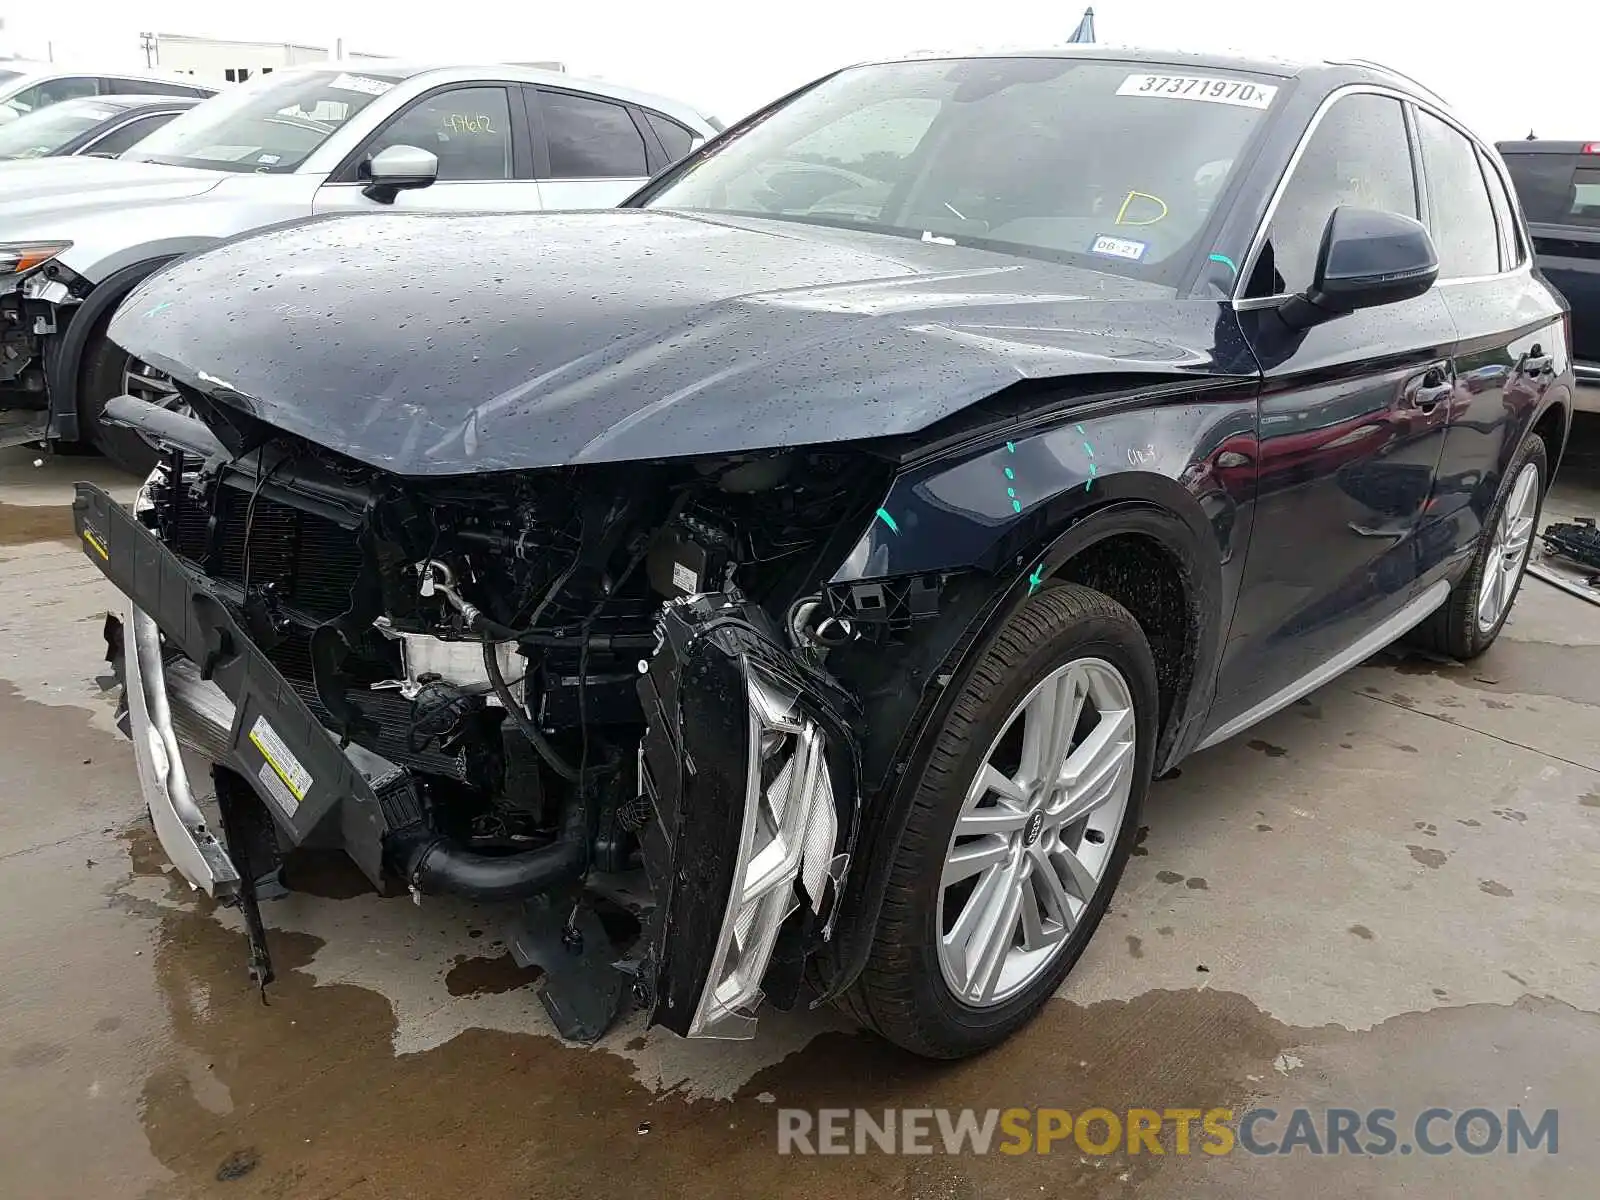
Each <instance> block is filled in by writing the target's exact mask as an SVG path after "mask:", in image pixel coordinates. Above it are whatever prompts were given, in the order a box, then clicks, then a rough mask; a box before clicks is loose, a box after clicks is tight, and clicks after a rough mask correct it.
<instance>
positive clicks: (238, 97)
mask: <svg viewBox="0 0 1600 1200" xmlns="http://www.w3.org/2000/svg"><path fill="white" fill-rule="evenodd" d="M399 82H400V77H399V76H396V75H380V74H373V73H370V72H365V71H363V72H360V73H354V72H347V71H313V72H298V71H297V72H293V73H286V74H281V75H262V76H258V77H257V78H256V79H253V80H251V81H250V82H249V83H244V84H240V85H239V86H238V87H237V88H233V89H231V90H229V91H226V92H223V93H222V94H221V95H218V96H215V97H213V98H212V99H210V100H207V101H205V102H204V103H202V104H198V105H196V106H195V107H194V108H192V109H190V110H189V111H188V112H186V113H184V114H183V115H182V116H180V117H177V118H175V119H174V120H173V121H172V122H171V123H170V124H168V125H166V126H165V127H163V128H161V129H158V130H157V131H156V132H155V133H152V134H151V135H150V136H149V137H147V138H145V140H144V141H142V142H140V143H139V144H138V145H137V146H135V147H134V148H133V149H132V150H130V151H129V152H128V153H127V154H125V155H123V157H124V158H126V159H132V160H134V161H135V162H153V163H165V164H167V165H168V166H174V167H205V168H209V169H211V170H214V171H251V172H266V173H269V174H287V173H288V172H290V171H293V170H294V169H295V168H297V167H298V166H299V165H300V164H301V163H303V162H304V161H305V160H306V157H307V156H308V155H309V154H310V153H311V152H312V151H313V150H315V149H316V148H317V147H318V146H320V145H322V143H323V142H325V141H327V140H328V138H329V137H331V136H332V135H333V133H334V131H335V130H337V129H338V128H339V127H340V126H341V125H343V124H344V123H345V122H346V121H348V120H349V119H350V118H351V117H353V116H355V115H356V113H358V112H360V111H361V110H362V109H363V108H365V107H366V106H367V105H369V104H371V103H372V102H373V101H374V100H375V99H377V98H378V97H379V96H381V95H383V94H384V93H385V92H387V91H388V90H389V89H390V88H392V87H394V85H395V84H397V83H399Z"/></svg>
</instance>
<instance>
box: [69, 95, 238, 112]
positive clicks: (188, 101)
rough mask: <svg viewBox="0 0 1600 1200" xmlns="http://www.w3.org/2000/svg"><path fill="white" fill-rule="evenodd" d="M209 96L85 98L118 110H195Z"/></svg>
mask: <svg viewBox="0 0 1600 1200" xmlns="http://www.w3.org/2000/svg"><path fill="white" fill-rule="evenodd" d="M210 98H211V97H209V96H124V95H117V96H85V97H84V99H85V100H93V101H96V102H98V103H100V104H114V105H116V106H117V107H118V108H122V109H129V108H145V107H151V108H153V107H155V106H157V105H175V106H177V107H178V108H193V107H194V106H195V105H196V104H199V103H200V101H202V100H209V99H210Z"/></svg>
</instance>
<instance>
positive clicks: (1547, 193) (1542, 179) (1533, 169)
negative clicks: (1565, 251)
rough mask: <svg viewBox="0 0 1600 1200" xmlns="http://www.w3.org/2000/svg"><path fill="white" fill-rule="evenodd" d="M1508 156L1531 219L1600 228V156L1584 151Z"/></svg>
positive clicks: (1539, 223)
mask: <svg viewBox="0 0 1600 1200" xmlns="http://www.w3.org/2000/svg"><path fill="white" fill-rule="evenodd" d="M1504 158H1505V162H1506V167H1507V168H1508V169H1509V170H1510V172H1511V181H1512V182H1513V183H1514V184H1516V187H1517V198H1518V199H1519V200H1521V201H1522V211H1523V212H1524V213H1525V214H1527V217H1528V220H1529V221H1531V222H1533V223H1534V224H1536V225H1583V226H1587V227H1589V228H1591V229H1600V160H1597V159H1595V158H1594V157H1593V156H1584V155H1580V154H1506V155H1504Z"/></svg>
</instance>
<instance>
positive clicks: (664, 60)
mask: <svg viewBox="0 0 1600 1200" xmlns="http://www.w3.org/2000/svg"><path fill="white" fill-rule="evenodd" d="M1428 8H1434V9H1435V11H1438V12H1449V13H1450V16H1448V17H1447V18H1446V17H1434V16H1430V15H1428V13H1427V9H1428ZM1081 13H1082V4H1081V3H1079V2H1078V0H1070V2H1069V3H1068V4H1067V5H1066V6H1062V5H1060V4H1049V3H1043V2H1041V0H964V2H962V3H952V2H950V0H912V2H905V0H809V3H806V4H805V5H803V6H801V5H782V6H779V5H772V4H763V3H760V2H759V0H672V2H668V0H653V2H649V3H647V2H644V0H578V2H572V3H563V2H561V0H543V2H541V3H537V4H534V3H526V4H517V5H503V4H487V3H476V4H473V3H437V2H436V3H430V4H415V3H407V2H406V0H317V2H316V3H314V4H310V5H307V6H306V7H305V8H304V9H301V8H300V6H298V5H294V4H274V5H262V6H260V7H258V8H256V9H255V11H254V12H246V11H244V10H243V8H242V6H241V8H240V9H238V10H236V11H235V12H233V13H224V12H222V11H221V9H220V6H219V5H217V4H216V2H215V0H57V2H56V3H53V4H48V5H43V4H38V3H34V2H31V0H30V2H27V3H19V0H0V17H3V18H4V21H5V28H4V30H3V31H0V49H7V50H10V51H12V52H14V53H19V54H37V55H40V56H42V55H43V53H44V51H45V47H46V43H47V42H53V43H54V52H55V57H56V60H57V61H58V62H62V61H68V60H71V61H75V62H77V61H86V60H93V63H94V64H95V65H101V64H105V65H131V64H134V63H138V62H142V61H143V55H142V53H141V52H140V50H139V38H138V35H139V32H140V31H141V30H154V31H156V32H161V33H186V34H194V35H201V36H210V37H230V38H245V39H252V40H256V39H259V40H272V41H298V42H309V43H311V44H314V45H324V44H327V45H331V44H332V41H333V39H334V38H335V37H343V38H344V39H345V44H346V46H347V47H348V48H350V49H355V50H361V51H367V52H371V53H381V54H392V55H398V56H405V57H414V58H427V59H443V60H455V61H494V60H508V59H512V60H515V59H521V60H525V61H526V60H535V59H557V60H560V61H563V62H565V63H566V64H567V65H568V69H569V70H571V71H572V72H573V73H575V74H581V75H588V76H596V77H600V78H604V79H610V80H613V81H615V82H619V83H626V84H631V85H633V86H635V87H639V88H643V89H645V90H648V91H654V92H661V93H665V94H668V95H673V96H677V97H679V98H681V99H683V100H686V101H688V102H690V103H692V104H695V105H697V106H699V107H701V108H704V109H708V110H710V111H711V112H713V113H715V114H716V115H718V116H720V117H722V118H723V119H725V120H732V119H733V118H735V117H737V116H740V115H742V114H743V113H745V112H747V111H749V110H750V109H751V108H754V107H756V106H757V105H759V104H760V103H762V102H763V101H765V100H768V99H770V98H772V97H774V96H776V95H779V94H780V93H782V92H783V91H786V90H787V89H789V88H791V87H794V86H797V85H799V84H801V83H804V82H805V81H807V80H808V79H811V78H814V77H815V76H817V75H820V74H822V73H823V72H825V71H828V70H830V69H832V68H833V67H836V66H840V65H843V64H845V63H848V62H853V61H858V60H861V59H867V58H876V57H884V56H890V55H896V54H903V53H908V52H914V51H918V50H927V49H937V50H945V49H972V48H984V47H1010V48H1018V47H1027V46H1040V45H1051V44H1054V43H1056V42H1060V41H1062V40H1064V39H1065V38H1066V37H1067V36H1068V35H1069V34H1070V33H1071V31H1072V29H1073V27H1074V26H1076V25H1077V23H1078V18H1079V16H1080V15H1081ZM1523 14H1527V17H1526V19H1524V17H1523ZM1095 19H1096V24H1097V26H1098V32H1099V35H1100V38H1101V40H1102V41H1105V42H1108V43H1114V44H1118V45H1144V46H1159V47H1172V48H1181V49H1203V50H1229V49H1233V50H1240V51H1244V52H1247V53H1251V54H1266V55H1272V56H1277V57H1287V58H1313V59H1315V58H1330V57H1331V58H1338V57H1362V58H1371V59H1376V60H1378V61H1380V62H1383V63H1386V64H1388V65H1389V66H1392V67H1394V68H1396V69H1398V70H1402V71H1405V72H1406V73H1407V74H1410V75H1414V76H1415V77H1416V78H1418V79H1419V80H1421V81H1422V82H1423V83H1426V84H1428V85H1429V86H1430V87H1432V88H1433V89H1434V90H1435V91H1437V92H1440V93H1442V94H1443V95H1444V97H1445V98H1446V99H1447V100H1449V101H1450V102H1451V103H1452V104H1453V105H1454V106H1455V107H1456V109H1457V110H1458V111H1459V112H1460V113H1461V114H1462V116H1463V117H1464V118H1465V119H1466V120H1467V121H1468V122H1469V123H1470V124H1472V125H1473V126H1474V127H1476V128H1477V129H1478V130H1479V131H1480V132H1481V133H1483V134H1484V135H1485V136H1487V137H1490V138H1493V139H1504V138H1514V137H1521V136H1523V135H1525V134H1526V133H1527V132H1528V130H1529V129H1530V128H1532V129H1534V130H1536V131H1537V132H1538V134H1539V136H1540V137H1559V138H1583V139H1600V83H1597V76H1600V71H1596V69H1595V68H1594V66H1593V64H1594V62H1595V61H1596V60H1597V58H1600V2H1597V0H1546V2H1544V3H1540V4H1538V5H1533V4H1528V3H1523V4H1509V3H1501V4H1497V5H1492V6H1491V5H1489V4H1486V3H1480V4H1478V5H1476V6H1474V7H1472V8H1466V7H1464V6H1446V5H1437V6H1434V5H1429V6H1424V5H1423V4H1421V3H1418V2H1417V0H1335V2H1334V3H1321V4H1307V3H1304V2H1303V0H1210V2H1209V3H1199V2H1196V0H1105V2H1104V3H1100V4H1097V5H1096V6H1095Z"/></svg>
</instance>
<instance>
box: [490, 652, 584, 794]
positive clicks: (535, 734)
mask: <svg viewBox="0 0 1600 1200" xmlns="http://www.w3.org/2000/svg"><path fill="white" fill-rule="evenodd" d="M483 669H484V671H485V673H487V674H488V676H489V686H490V687H492V688H493V689H494V694H495V695H496V696H498V697H499V698H500V703H501V705H502V706H503V707H504V708H505V710H506V715H507V716H508V717H510V718H511V723H512V724H513V725H515V726H516V727H517V730H518V732H520V733H521V734H522V736H523V737H525V738H527V739H528V741H529V742H530V743H532V745H533V748H534V750H535V751H537V752H538V755H539V757H540V758H542V759H544V761H545V762H546V763H547V764H548V765H549V767H550V769H551V770H552V771H554V772H555V773H556V774H557V775H559V776H561V778H563V779H565V780H566V781H567V782H568V783H577V782H578V780H579V778H580V777H579V774H578V769H577V768H576V767H574V766H573V765H572V764H571V763H569V762H567V760H566V759H564V758H562V757H561V755H560V754H558V753H556V748H555V747H554V746H552V745H551V744H550V740H549V739H548V738H546V737H545V736H544V734H543V733H542V732H541V731H540V729H539V727H538V726H537V725H535V724H534V723H533V722H532V721H530V720H528V718H527V716H525V715H524V714H523V711H522V705H520V704H518V703H517V698H516V697H515V696H513V695H512V694H511V689H510V688H509V687H507V686H506V680H505V676H504V675H502V674H501V673H500V660H499V658H498V657H496V655H495V647H494V643H492V642H484V644H483Z"/></svg>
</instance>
